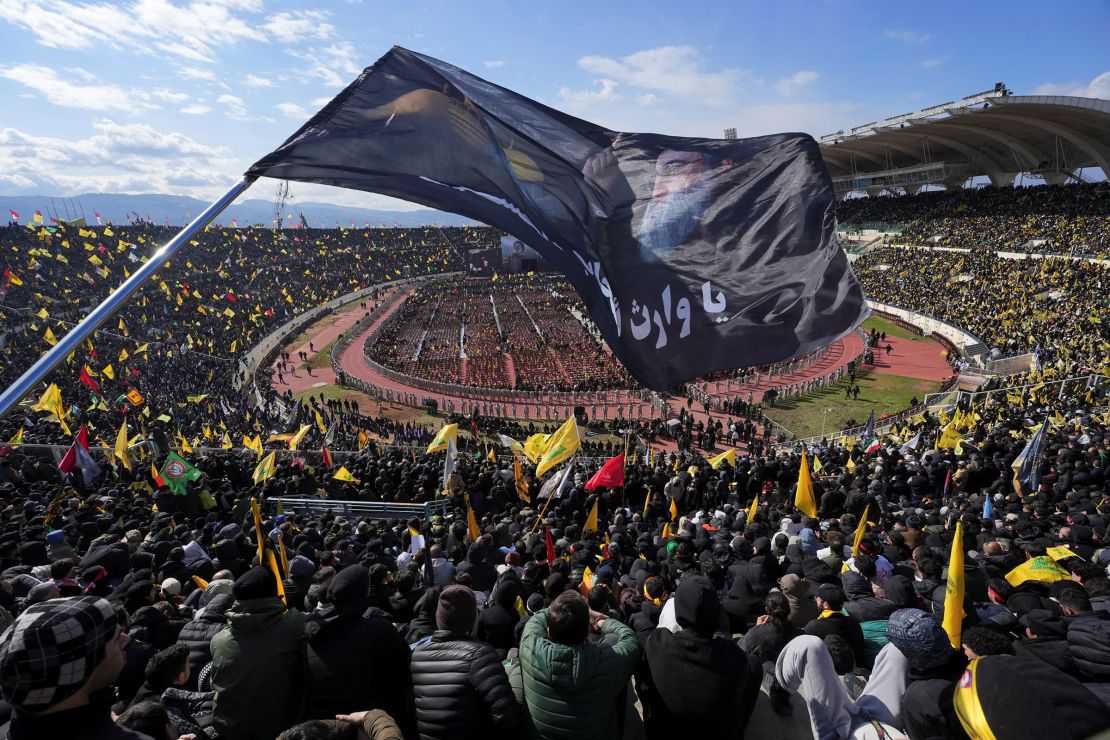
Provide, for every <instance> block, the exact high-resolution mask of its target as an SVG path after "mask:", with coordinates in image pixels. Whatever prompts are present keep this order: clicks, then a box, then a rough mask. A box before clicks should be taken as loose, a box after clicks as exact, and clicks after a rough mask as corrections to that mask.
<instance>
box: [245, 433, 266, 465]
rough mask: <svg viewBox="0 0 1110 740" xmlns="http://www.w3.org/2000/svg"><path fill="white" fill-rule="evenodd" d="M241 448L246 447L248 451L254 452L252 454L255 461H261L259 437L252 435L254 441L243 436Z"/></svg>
mask: <svg viewBox="0 0 1110 740" xmlns="http://www.w3.org/2000/svg"><path fill="white" fill-rule="evenodd" d="M243 446H244V447H246V448H247V449H248V450H254V454H255V455H256V457H255V459H256V460H261V459H262V438H261V437H259V436H258V435H257V434H256V435H254V439H251V438H250V437H248V436H247V435H245V434H244V435H243Z"/></svg>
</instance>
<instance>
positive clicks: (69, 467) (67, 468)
mask: <svg viewBox="0 0 1110 740" xmlns="http://www.w3.org/2000/svg"><path fill="white" fill-rule="evenodd" d="M82 429H84V427H82ZM76 467H77V443H76V442H74V443H73V444H71V445H70V446H69V450H68V451H67V452H66V454H65V457H63V458H62V460H61V462H59V463H58V470H60V471H62V474H63V475H69V474H70V473H72V472H73V469H74V468H76Z"/></svg>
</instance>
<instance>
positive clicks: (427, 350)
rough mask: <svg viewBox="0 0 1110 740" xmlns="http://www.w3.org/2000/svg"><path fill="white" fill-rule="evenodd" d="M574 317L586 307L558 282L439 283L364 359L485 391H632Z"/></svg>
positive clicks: (397, 317) (421, 293)
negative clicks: (574, 311) (512, 382)
mask: <svg viewBox="0 0 1110 740" xmlns="http://www.w3.org/2000/svg"><path fill="white" fill-rule="evenodd" d="M572 310H576V311H577V313H578V315H580V316H585V313H586V312H585V307H584V306H583V305H582V304H581V302H580V301H579V300H578V298H577V296H576V294H575V293H574V291H573V289H572V288H571V287H570V285H569V283H567V282H566V280H565V279H563V278H561V277H555V276H551V275H542V276H525V275H518V276H499V277H498V279H497V280H488V279H469V280H457V279H456V280H443V281H437V282H435V283H431V284H426V285H424V286H422V287H421V288H420V289H418V290H416V291H414V293H413V294H412V295H411V296H410V297H409V298H408V299H407V300H406V302H405V304H404V305H402V306H401V308H400V309H398V311H397V313H396V314H394V315H393V316H391V317H390V319H389V321H387V323H386V325H385V326H384V327H383V328H382V329H381V331H380V333H379V334H378V335H377V336H376V337H375V339H374V341H373V344H372V346H370V347H369V349H368V353H369V357H370V358H371V359H372V360H375V361H377V362H380V363H381V364H383V365H385V366H386V367H389V368H391V369H394V370H397V371H398V372H403V373H405V374H408V375H414V376H416V377H420V378H426V379H429V380H434V381H438V382H443V383H455V384H460V385H470V386H477V387H482V388H514V389H516V390H522V391H579V392H587V391H599V390H609V389H617V388H635V387H637V385H636V383H635V381H633V380H632V378H631V376H630V375H629V374H628V372H627V371H626V370H625V369H624V367H623V366H622V365H621V364H620V363H618V362H617V361H616V360H615V359H613V357H612V356H611V355H609V354H608V353H607V352H606V351H605V349H604V348H603V347H602V345H601V344H600V343H599V342H598V341H597V340H596V339H594V338H593V337H591V336H590V333H589V331H588V330H587V329H586V327H585V326H584V325H583V323H582V322H581V321H580V320H579V319H578V318H576V316H575V314H574V313H572ZM464 353H465V357H462V356H461V355H462V354H464ZM509 362H511V363H512V368H513V372H514V374H515V384H511V383H510V378H509V364H508V363H509ZM464 371H465V372H464Z"/></svg>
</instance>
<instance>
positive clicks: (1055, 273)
mask: <svg viewBox="0 0 1110 740" xmlns="http://www.w3.org/2000/svg"><path fill="white" fill-rule="evenodd" d="M853 269H854V270H855V272H856V275H857V276H858V277H859V279H860V282H861V284H862V285H863V290H864V293H865V294H866V295H867V296H868V298H871V299H874V300H876V301H879V302H880V303H887V304H893V305H895V306H901V307H903V308H909V309H912V310H914V311H918V312H920V313H925V314H928V315H930V316H935V317H936V318H939V319H941V320H943V321H945V322H947V323H949V324H953V325H955V326H958V327H961V328H964V329H966V330H967V331H968V332H970V333H971V334H972V335H974V336H976V337H978V338H979V339H981V340H982V341H983V342H984V343H986V345H987V346H988V347H991V348H994V349H997V350H999V351H1000V352H1001V353H1003V354H1006V355H1009V354H1013V353H1018V352H1026V351H1037V352H1039V353H1040V356H1041V361H1042V363H1044V364H1046V365H1048V364H1052V365H1055V364H1056V363H1057V362H1063V363H1064V365H1065V366H1066V367H1067V368H1069V372H1072V371H1076V373H1075V374H1078V371H1079V370H1080V369H1082V368H1084V367H1087V368H1091V369H1097V368H1103V369H1102V370H1101V372H1106V367H1107V362H1108V357H1110V324H1107V323H1105V317H1106V315H1107V310H1108V309H1110V268H1107V267H1105V266H1103V265H1101V264H1098V263H1092V262H1088V261H1086V260H1070V259H1066V258H1050V259H1044V260H1041V259H1022V260H1011V259H1005V258H1002V257H997V256H995V255H994V254H993V253H991V252H973V253H970V254H963V253H956V252H939V251H935V250H929V249H919V248H915V249H900V248H894V247H887V248H882V249H877V250H874V251H872V252H869V253H868V254H866V255H864V256H863V257H861V258H860V259H859V260H857V261H856V262H855V263H853Z"/></svg>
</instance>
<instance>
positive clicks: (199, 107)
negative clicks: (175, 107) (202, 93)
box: [178, 103, 212, 116]
mask: <svg viewBox="0 0 1110 740" xmlns="http://www.w3.org/2000/svg"><path fill="white" fill-rule="evenodd" d="M211 112H212V109H211V108H209V107H208V106H207V105H205V104H204V103H193V104H192V105H187V106H185V107H184V108H182V109H181V110H179V111H178V113H184V114H185V115H187V116H203V115H204V114H205V113H211Z"/></svg>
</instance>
